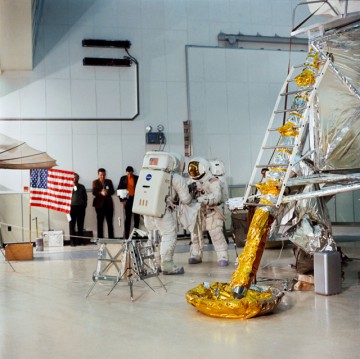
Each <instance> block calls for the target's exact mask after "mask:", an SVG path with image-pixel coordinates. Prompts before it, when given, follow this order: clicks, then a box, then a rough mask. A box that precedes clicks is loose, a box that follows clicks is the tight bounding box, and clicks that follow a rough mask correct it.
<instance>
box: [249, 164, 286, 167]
mask: <svg viewBox="0 0 360 359" xmlns="http://www.w3.org/2000/svg"><path fill="white" fill-rule="evenodd" d="M269 167H289V165H288V164H287V165H285V164H284V165H280V164H277V165H269V164H267V165H256V168H269Z"/></svg>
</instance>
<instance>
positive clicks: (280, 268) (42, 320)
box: [0, 240, 360, 359]
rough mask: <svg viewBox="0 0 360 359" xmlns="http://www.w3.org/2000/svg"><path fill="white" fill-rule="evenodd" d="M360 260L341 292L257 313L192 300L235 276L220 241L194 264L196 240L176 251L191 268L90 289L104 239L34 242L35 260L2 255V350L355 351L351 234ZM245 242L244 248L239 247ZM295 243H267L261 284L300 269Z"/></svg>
mask: <svg viewBox="0 0 360 359" xmlns="http://www.w3.org/2000/svg"><path fill="white" fill-rule="evenodd" d="M341 248H342V250H343V252H344V253H345V254H346V255H347V256H348V257H349V258H353V260H352V261H349V262H347V265H346V266H345V267H344V268H343V270H344V271H345V278H344V281H343V284H342V292H341V293H340V294H337V295H333V296H323V295H319V294H316V293H314V291H290V292H289V291H287V292H285V295H284V297H283V299H282V301H281V303H280V304H279V305H278V306H277V308H276V309H275V310H274V311H273V312H272V313H271V314H269V315H266V316H260V317H256V318H252V319H248V320H236V319H218V318H211V317H208V316H205V315H203V314H201V313H200V312H198V311H197V310H196V309H195V308H194V307H192V306H190V305H189V304H188V303H187V302H186V300H185V293H186V291H187V290H189V289H191V288H193V287H195V286H197V285H198V284H200V283H202V282H204V281H206V282H213V281H218V282H227V281H228V280H229V279H230V276H231V274H232V272H233V271H234V269H235V264H234V262H235V259H236V253H235V249H234V246H229V253H230V258H231V265H230V266H229V267H226V268H219V267H218V266H217V265H216V260H215V254H214V252H213V251H212V250H208V251H206V252H205V256H204V262H203V263H202V264H199V265H192V266H190V265H188V264H187V259H188V244H187V241H184V240H182V241H178V245H177V253H176V255H175V259H176V261H177V262H178V263H180V264H182V265H184V267H185V271H186V272H185V274H184V275H180V276H163V275H160V276H159V278H160V279H161V281H162V282H163V283H164V284H165V286H166V289H167V292H165V290H164V289H163V288H162V287H161V285H160V282H159V281H158V279H157V278H150V279H148V280H147V282H148V283H149V284H150V285H151V286H152V287H153V289H154V290H155V292H153V291H152V290H151V289H149V287H147V286H146V284H145V283H144V282H142V281H139V282H135V284H134V300H133V301H131V300H130V291H129V286H128V285H127V283H122V282H120V283H119V284H118V285H117V286H116V287H115V289H114V290H113V291H112V292H111V294H110V295H107V294H108V292H109V290H110V288H111V284H110V283H109V282H105V283H104V282H98V283H97V284H96V286H95V287H94V289H93V290H92V292H91V293H90V295H89V296H88V298H86V294H87V292H88V290H89V288H90V286H91V284H92V283H93V282H92V273H93V272H94V270H95V269H96V264H97V259H96V258H97V246H96V245H89V246H85V247H76V248H71V247H64V248H62V249H56V250H52V251H49V250H46V251H45V252H43V253H38V252H35V257H34V260H32V261H21V262H20V261H18V262H11V264H12V266H13V267H14V269H15V271H13V269H12V268H11V266H10V265H9V263H7V262H6V261H5V260H4V257H3V256H1V257H2V258H0V267H1V270H0V358H4V359H20V358H21V359H23V358H26V359H27V358H39V359H41V358H46V359H48V358H52V359H55V358H97V359H98V358H107V359H110V358H231V357H232V358H245V359H248V358H250V359H251V358H301V359H303V358H317V359H320V358H337V359H341V358H352V357H359V350H360V338H359V334H360V285H359V271H360V269H359V268H360V261H359V260H360V242H358V241H350V242H342V243H341ZM237 250H238V252H239V253H240V252H241V250H242V249H241V248H238V249H237ZM294 262H295V261H294V256H293V253H292V248H291V246H286V247H285V248H283V249H267V250H265V253H264V256H263V259H262V262H261V268H260V270H259V272H258V283H259V284H271V285H274V286H277V287H278V288H281V289H282V288H284V287H286V284H287V283H289V282H291V280H292V279H293V278H295V277H296V276H297V274H296V272H295V271H294V269H293V268H292V266H291V265H292V264H294Z"/></svg>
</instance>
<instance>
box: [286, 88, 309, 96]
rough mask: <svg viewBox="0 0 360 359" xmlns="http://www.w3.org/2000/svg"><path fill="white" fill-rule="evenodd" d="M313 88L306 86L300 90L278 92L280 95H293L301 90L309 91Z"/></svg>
mask: <svg viewBox="0 0 360 359" xmlns="http://www.w3.org/2000/svg"><path fill="white" fill-rule="evenodd" d="M312 90H314V88H313V87H307V88H306V89H302V90H297V91H290V92H283V93H281V94H280V96H286V95H295V94H297V93H302V92H310V91H312Z"/></svg>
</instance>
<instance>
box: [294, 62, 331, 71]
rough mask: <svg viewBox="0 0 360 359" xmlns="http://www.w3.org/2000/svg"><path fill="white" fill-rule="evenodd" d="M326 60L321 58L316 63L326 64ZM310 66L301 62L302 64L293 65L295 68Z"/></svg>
mask: <svg viewBox="0 0 360 359" xmlns="http://www.w3.org/2000/svg"><path fill="white" fill-rule="evenodd" d="M325 62H326V60H320V61H318V62H317V63H316V65H319V64H325ZM308 66H310V65H309V64H301V65H295V66H293V68H294V69H298V68H301V67H308Z"/></svg>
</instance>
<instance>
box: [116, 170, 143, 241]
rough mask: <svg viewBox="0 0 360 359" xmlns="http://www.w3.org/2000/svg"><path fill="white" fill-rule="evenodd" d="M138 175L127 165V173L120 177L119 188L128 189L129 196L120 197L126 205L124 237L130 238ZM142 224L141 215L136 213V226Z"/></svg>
mask: <svg viewBox="0 0 360 359" xmlns="http://www.w3.org/2000/svg"><path fill="white" fill-rule="evenodd" d="M138 178H139V177H138V176H136V175H134V169H133V167H132V166H127V167H126V175H125V176H122V177H121V178H120V182H119V185H118V188H117V189H125V190H127V196H126V197H125V198H121V197H119V198H120V202H121V203H122V204H123V205H124V209H125V226H124V228H125V229H124V238H129V235H130V228H131V218H132V215H133V211H132V208H133V204H134V195H135V188H136V183H137V181H138ZM139 225H140V215H138V214H137V213H134V227H135V228H139Z"/></svg>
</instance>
